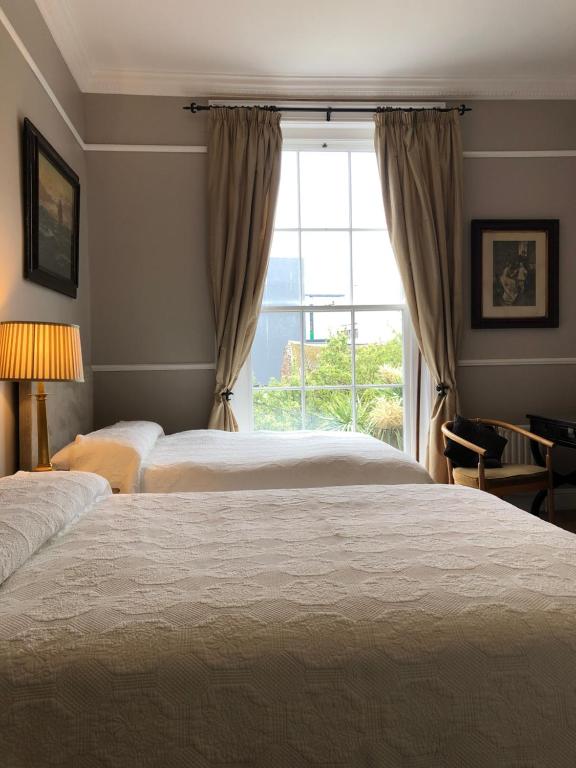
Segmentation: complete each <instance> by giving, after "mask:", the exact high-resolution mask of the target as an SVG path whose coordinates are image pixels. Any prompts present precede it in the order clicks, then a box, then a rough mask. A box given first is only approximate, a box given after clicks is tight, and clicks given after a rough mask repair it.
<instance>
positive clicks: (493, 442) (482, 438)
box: [444, 416, 508, 469]
mask: <svg viewBox="0 0 576 768" xmlns="http://www.w3.org/2000/svg"><path fill="white" fill-rule="evenodd" d="M452 432H454V434H455V435H458V437H463V438H464V439H465V440H469V441H470V442H471V443H474V444H475V445H478V446H480V448H486V455H485V456H484V465H485V467H486V468H487V469H495V468H498V467H501V466H502V461H501V459H502V453H503V451H504V448H505V447H506V443H507V442H508V440H506V438H505V437H502V436H501V435H499V434H498V432H496V430H495V429H494V427H490V426H488V425H486V424H481V423H480V422H477V421H470V420H469V419H464V418H463V417H462V416H456V418H455V419H454V421H453V422H452ZM444 456H447V457H448V458H449V459H450V460H451V461H452V463H453V464H454V466H455V467H477V466H478V454H477V453H474V451H471V450H469V449H468V448H465V447H464V446H463V445H460V444H459V443H456V442H454V440H448V441H447V443H446V449H445V450H444Z"/></svg>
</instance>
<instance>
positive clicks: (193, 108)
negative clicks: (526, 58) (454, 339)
mask: <svg viewBox="0 0 576 768" xmlns="http://www.w3.org/2000/svg"><path fill="white" fill-rule="evenodd" d="M218 106H220V105H218V104H214V105H212V104H196V102H195V101H193V102H192V103H191V104H190V105H188V106H187V107H182V109H187V110H188V111H189V112H192V114H196V112H208V111H209V110H211V109H215V108H218ZM223 106H225V105H223ZM235 108H236V107H232V109H235ZM247 109H252V107H247ZM259 109H267V110H269V111H270V112H325V113H326V120H327V121H328V122H330V119H331V117H332V115H333V114H335V113H336V112H366V113H371V114H374V113H377V112H426V111H428V110H431V111H433V112H453V111H457V112H458V114H459V115H463V114H464V113H465V112H472V107H467V106H466V104H460V105H459V106H458V107H376V108H373V107H279V106H272V105H263V106H261V107H259Z"/></svg>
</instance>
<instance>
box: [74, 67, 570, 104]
mask: <svg viewBox="0 0 576 768" xmlns="http://www.w3.org/2000/svg"><path fill="white" fill-rule="evenodd" d="M86 90H88V91H90V92H92V93H116V94H125V95H128V94H132V95H141V96H144V95H145V96H191V95H193V96H195V97H215V96H216V95H217V94H222V95H226V96H252V97H254V96H256V97H257V96H259V95H262V96H276V97H279V96H284V97H289V96H291V97H299V98H303V97H307V98H313V97H333V98H355V99H359V98H379V96H380V98H381V95H382V94H385V95H386V97H395V98H413V97H415V98H438V97H442V98H455V99H456V98H457V99H463V98H468V99H510V100H514V99H574V98H576V79H574V78H569V79H568V78H566V79H549V80H534V79H533V78H530V79H519V78H517V79H508V78H500V79H482V78H476V79H467V78H462V79H459V78H426V77H422V78H388V77H299V76H298V77H297V76H295V77H292V76H284V75H282V76H280V75H278V76H274V75H270V76H258V75H228V74H195V73H181V72H165V73H160V72H145V71H142V72H139V71H129V70H121V69H118V70H115V69H100V70H95V71H94V72H93V73H92V75H91V76H90V79H89V81H88V82H87V83H86Z"/></svg>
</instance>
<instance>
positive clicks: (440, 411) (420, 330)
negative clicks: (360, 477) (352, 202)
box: [374, 110, 462, 482]
mask: <svg viewBox="0 0 576 768" xmlns="http://www.w3.org/2000/svg"><path fill="white" fill-rule="evenodd" d="M459 120H460V118H459V116H458V114H457V112H456V111H450V112H439V111H434V110H425V111H421V112H417V111H414V112H406V111H404V112H403V111H390V112H381V113H379V114H377V115H376V116H375V123H376V130H375V137H374V141H375V147H376V155H377V158H378V167H379V171H380V179H381V182H382V194H383V197H384V208H385V211H386V220H387V222H388V230H389V233H390V240H391V243H392V248H393V251H394V255H395V257H396V261H397V262H398V268H399V271H400V274H401V277H402V283H403V285H404V292H405V294H406V301H407V304H408V309H409V311H410V316H411V319H412V324H413V326H414V332H415V334H416V338H417V340H418V345H419V347H420V350H421V352H422V356H423V358H424V360H425V361H426V364H427V365H428V368H429V370H430V374H431V376H432V377H433V379H434V383H435V387H436V392H437V397H436V398H435V402H434V403H433V407H432V413H431V417H430V428H429V434H428V446H427V459H426V466H427V467H428V470H429V471H430V474H431V475H432V477H433V479H434V480H436V481H437V482H447V479H448V472H447V467H446V460H445V458H444V456H443V446H442V435H441V432H440V427H441V425H442V423H443V422H444V421H448V420H450V419H452V418H453V417H454V415H455V414H456V410H457V408H458V392H457V389H456V364H457V346H458V339H459V333H460V324H461V314H462V311H461V296H462V275H461V270H462V143H461V137H460V122H459Z"/></svg>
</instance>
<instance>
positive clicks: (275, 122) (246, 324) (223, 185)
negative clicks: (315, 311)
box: [208, 107, 282, 432]
mask: <svg viewBox="0 0 576 768" xmlns="http://www.w3.org/2000/svg"><path fill="white" fill-rule="evenodd" d="M281 151H282V133H281V130H280V114H279V113H278V112H272V111H270V110H264V109H258V108H254V109H248V108H229V107H228V108H227V107H221V108H218V109H212V110H211V111H210V134H209V140H208V238H209V239H208V249H209V262H210V263H209V267H210V275H211V281H212V297H213V301H214V315H215V319H216V342H217V360H216V391H215V397H214V405H213V407H212V413H211V414H210V422H209V424H208V426H209V427H210V428H211V429H224V430H227V431H229V432H236V431H238V423H237V422H236V419H235V417H234V413H233V412H232V408H231V406H230V402H229V400H230V396H231V394H232V389H233V387H234V384H235V383H236V379H237V378H238V374H239V373H240V369H241V368H242V366H243V365H244V363H245V361H246V358H247V357H248V353H249V352H250V348H251V346H252V342H253V341H254V334H255V332H256V325H257V322H258V315H259V312H260V305H261V303H262V293H263V291H264V280H265V278H266V268H267V266H268V252H269V250H270V241H271V238H272V229H273V225H274V210H275V207H276V199H277V197H278V184H279V180H280V159H281Z"/></svg>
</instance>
